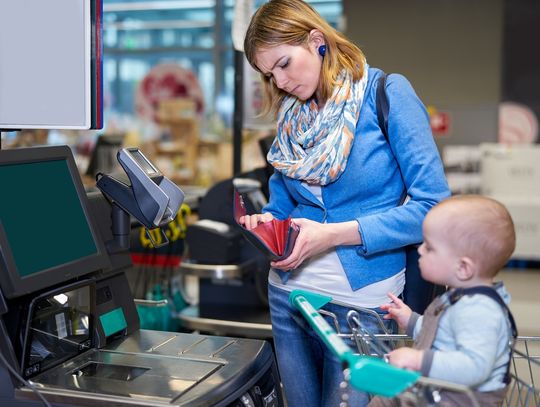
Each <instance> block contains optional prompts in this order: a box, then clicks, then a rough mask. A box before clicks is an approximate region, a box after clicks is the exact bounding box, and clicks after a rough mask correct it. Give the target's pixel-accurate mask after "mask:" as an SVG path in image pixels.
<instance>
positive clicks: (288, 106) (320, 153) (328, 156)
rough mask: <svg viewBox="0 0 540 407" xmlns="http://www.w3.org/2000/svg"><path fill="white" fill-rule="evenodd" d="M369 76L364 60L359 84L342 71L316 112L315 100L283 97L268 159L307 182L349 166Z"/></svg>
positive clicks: (324, 179)
mask: <svg viewBox="0 0 540 407" xmlns="http://www.w3.org/2000/svg"><path fill="white" fill-rule="evenodd" d="M367 80H368V66H367V64H364V75H363V77H362V79H360V80H359V81H357V82H353V80H352V75H350V74H348V73H347V72H346V71H343V72H341V73H340V75H339V76H338V79H337V82H338V83H337V85H336V87H335V88H334V90H333V92H332V96H331V97H330V98H329V99H328V100H327V101H326V104H325V105H324V107H323V109H322V110H321V111H320V112H319V111H318V108H317V103H316V101H315V100H314V99H313V98H311V99H308V100H306V101H301V100H299V99H297V98H296V97H294V96H290V95H289V96H287V97H285V99H284V100H283V103H282V105H281V108H280V109H279V112H278V128H277V136H276V138H275V140H274V142H273V144H272V147H271V148H270V151H269V152H268V156H267V159H268V162H269V163H270V164H272V165H273V166H274V168H276V169H277V170H278V171H280V172H281V173H283V174H284V175H286V176H288V177H291V178H295V179H300V180H302V181H306V182H308V183H310V184H318V185H327V184H330V183H332V182H334V181H336V180H337V179H338V178H339V177H340V176H341V174H342V173H343V171H345V167H346V166H347V159H348V158H349V153H350V152H351V148H352V144H353V141H354V133H355V129H356V123H357V122H358V116H359V113H360V108H361V107H362V102H363V101H364V93H365V90H366V85H367Z"/></svg>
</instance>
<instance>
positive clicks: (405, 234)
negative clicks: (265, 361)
mask: <svg viewBox="0 0 540 407" xmlns="http://www.w3.org/2000/svg"><path fill="white" fill-rule="evenodd" d="M244 50H245V53H246V57H247V59H248V60H249V62H250V64H251V65H252V66H253V67H254V68H255V69H256V70H258V71H259V72H260V73H261V75H262V80H263V82H264V90H265V92H264V96H265V102H266V105H265V106H266V110H265V111H266V112H271V113H274V114H276V113H277V136H276V139H275V140H274V143H273V145H272V148H271V150H270V152H269V154H268V160H269V162H270V163H271V164H272V165H273V166H274V169H275V172H274V174H273V175H272V177H271V178H270V181H269V189H270V199H269V203H268V205H267V206H266V207H265V208H264V209H263V213H262V214H257V215H252V216H246V217H245V218H244V219H243V222H244V224H245V226H246V227H247V228H248V229H251V228H254V227H255V226H256V225H257V224H258V223H259V222H266V221H269V220H271V219H272V218H274V217H275V218H279V219H285V218H287V217H289V216H291V217H292V218H293V219H294V223H296V224H297V225H298V226H299V228H300V233H299V235H298V238H297V240H296V243H295V246H294V249H293V251H292V253H291V255H290V256H289V257H287V258H286V259H284V260H281V261H276V262H272V263H271V266H272V269H271V271H270V276H269V283H270V284H269V294H268V295H269V301H270V312H271V318H272V329H273V336H274V343H275V347H276V356H277V360H278V366H279V371H280V374H281V379H282V382H283V387H284V391H285V396H286V399H287V401H288V405H289V406H290V407H302V406H337V405H339V402H340V400H341V391H340V389H339V384H340V382H341V381H342V380H343V374H342V366H341V364H340V362H339V361H338V360H337V358H336V357H334V356H333V354H332V353H331V352H330V350H328V349H327V348H326V345H325V344H324V343H323V342H322V341H321V340H320V339H319V338H318V336H317V335H316V333H315V332H314V331H313V330H312V329H311V328H310V327H309V325H308V324H307V322H306V321H305V320H304V319H303V317H302V316H301V315H300V313H299V312H298V311H297V310H296V309H294V308H292V307H291V306H290V305H289V304H288V301H287V299H288V294H289V292H290V291H292V290H293V289H296V288H301V289H306V290H310V291H315V292H318V293H321V294H324V295H329V296H331V297H332V298H333V299H334V302H335V303H337V304H335V303H334V304H329V305H327V306H326V307H324V308H325V309H328V310H330V311H331V312H333V313H335V314H336V315H337V316H338V318H339V320H340V325H341V327H342V330H344V331H345V330H346V326H347V324H346V322H345V317H346V313H347V311H348V310H349V309H350V308H352V307H367V308H372V309H374V310H375V311H377V312H378V313H381V314H382V313H383V311H382V310H381V309H380V308H378V307H379V305H381V304H383V303H387V302H388V297H387V293H388V292H391V293H393V294H394V295H400V294H401V292H402V290H403V286H404V281H405V276H404V272H405V259H406V258H405V251H404V246H407V245H410V244H413V243H416V242H419V241H421V239H422V237H421V236H422V235H421V224H422V220H423V219H424V216H425V215H426V213H427V211H428V210H429V209H430V208H431V207H432V206H433V205H435V204H436V203H437V202H439V201H440V200H442V199H443V198H445V197H447V196H448V195H449V191H448V186H447V184H446V181H445V178H444V172H443V169H442V165H441V162H440V158H439V155H438V152H437V148H436V146H435V144H434V142H433V137H432V135H431V130H430V127H429V121H428V116H427V113H426V110H425V108H424V106H423V105H422V103H421V101H420V100H419V99H418V97H417V96H416V94H415V92H414V90H413V89H412V87H411V85H410V84H409V82H408V81H407V80H406V79H405V78H404V77H403V76H401V75H397V74H393V75H391V76H389V77H388V80H387V85H386V93H387V95H388V100H389V102H390V106H391V111H390V115H389V122H388V127H389V139H390V143H391V145H392V147H391V146H390V145H389V143H388V142H387V141H386V139H385V137H384V135H383V133H382V131H381V129H380V128H379V125H378V121H377V113H376V105H375V100H376V99H375V95H376V87H377V86H376V84H377V81H378V78H379V77H380V76H381V74H382V73H381V71H380V70H378V69H375V68H370V67H369V66H368V65H367V63H366V60H365V57H364V55H363V53H362V52H361V51H360V49H359V48H358V47H356V46H355V45H354V44H352V43H351V42H350V41H349V40H347V39H346V38H345V37H344V36H343V35H342V34H340V33H338V32H337V31H336V30H335V29H333V28H332V27H331V26H330V25H329V24H328V23H326V22H325V21H324V20H323V19H322V18H321V16H320V15H319V14H318V13H317V12H316V11H315V10H314V9H313V8H312V7H310V6H309V5H308V4H306V3H304V2H303V1H300V0H271V1H270V2H268V3H265V4H264V5H263V6H262V7H261V8H259V9H258V11H257V12H256V13H255V15H254V16H253V17H252V20H251V22H250V25H249V27H248V30H247V33H246V37H245V41H244ZM406 195H409V197H410V200H409V201H408V202H407V204H405V205H401V203H402V201H403V197H405V196H406ZM363 324H364V325H363V326H364V327H367V328H368V329H370V330H372V331H373V332H378V330H379V328H378V327H377V326H376V324H375V323H374V321H372V320H370V319H369V318H368V317H366V319H365V320H364V321H363ZM349 403H350V405H355V406H357V405H365V404H366V403H367V395H365V394H362V393H359V392H351V394H350V398H349Z"/></svg>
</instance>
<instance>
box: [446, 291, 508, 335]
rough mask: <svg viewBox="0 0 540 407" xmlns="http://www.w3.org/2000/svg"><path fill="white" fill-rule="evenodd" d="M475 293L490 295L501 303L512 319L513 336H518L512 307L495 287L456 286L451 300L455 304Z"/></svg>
mask: <svg viewBox="0 0 540 407" xmlns="http://www.w3.org/2000/svg"><path fill="white" fill-rule="evenodd" d="M474 294H481V295H485V296H488V297H489V298H491V299H492V300H494V301H496V302H497V304H499V305H500V306H501V307H502V308H503V309H504V310H505V311H506V313H507V314H508V319H509V321H510V326H511V327H512V336H513V337H514V338H516V337H517V335H518V333H517V327H516V322H515V320H514V316H513V315H512V312H510V308H508V305H506V303H505V302H504V300H503V299H502V298H501V296H500V295H499V293H498V292H497V291H496V290H495V289H494V288H493V287H488V286H477V287H469V288H456V289H455V290H453V291H452V293H451V294H450V297H449V301H450V303H451V304H455V303H456V302H458V301H459V300H460V299H461V298H463V297H464V296H465V295H474Z"/></svg>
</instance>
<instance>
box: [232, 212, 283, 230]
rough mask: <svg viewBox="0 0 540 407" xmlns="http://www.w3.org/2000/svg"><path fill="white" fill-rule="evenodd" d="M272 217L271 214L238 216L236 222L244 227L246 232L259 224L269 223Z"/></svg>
mask: <svg viewBox="0 0 540 407" xmlns="http://www.w3.org/2000/svg"><path fill="white" fill-rule="evenodd" d="M272 219H274V217H273V216H272V214H271V213H258V214H256V215H245V216H240V219H238V221H239V222H240V223H241V224H242V225H244V226H245V228H246V229H247V230H251V229H255V228H256V227H257V226H258V225H259V224H260V223H265V222H270V221H271V220H272Z"/></svg>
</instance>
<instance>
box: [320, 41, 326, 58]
mask: <svg viewBox="0 0 540 407" xmlns="http://www.w3.org/2000/svg"><path fill="white" fill-rule="evenodd" d="M318 51H319V55H320V56H321V57H324V54H326V45H324V44H323V45H321V46H320V47H319V49H318Z"/></svg>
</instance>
